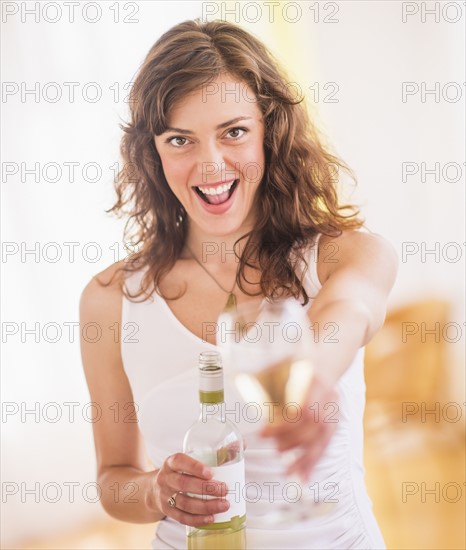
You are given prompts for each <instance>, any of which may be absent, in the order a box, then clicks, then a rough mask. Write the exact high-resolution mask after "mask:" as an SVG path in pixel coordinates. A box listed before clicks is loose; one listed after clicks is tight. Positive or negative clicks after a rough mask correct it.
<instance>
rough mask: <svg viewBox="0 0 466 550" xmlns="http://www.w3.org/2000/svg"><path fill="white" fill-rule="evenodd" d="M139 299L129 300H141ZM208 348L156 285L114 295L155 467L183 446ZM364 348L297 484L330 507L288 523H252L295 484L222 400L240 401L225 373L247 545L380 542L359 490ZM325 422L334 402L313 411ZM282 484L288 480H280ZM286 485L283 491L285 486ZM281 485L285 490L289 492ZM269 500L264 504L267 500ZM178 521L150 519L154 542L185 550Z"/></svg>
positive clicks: (132, 281) (308, 280)
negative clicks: (325, 436) (327, 435)
mask: <svg viewBox="0 0 466 550" xmlns="http://www.w3.org/2000/svg"><path fill="white" fill-rule="evenodd" d="M319 237H320V235H319V236H318V237H317V239H316V241H315V243H314V244H313V245H312V246H310V247H309V249H308V251H306V252H307V258H306V259H307V262H308V265H309V269H308V271H307V272H306V276H305V279H304V281H303V283H304V287H305V289H306V291H307V293H308V295H309V297H310V300H311V301H310V304H309V305H308V307H310V305H311V304H312V300H313V299H314V298H315V296H316V295H317V293H318V291H319V289H320V288H321V284H320V281H319V279H318V277H317V261H316V259H317V246H318V240H319ZM143 274H144V271H143V270H140V271H138V272H135V273H133V274H131V275H130V276H129V277H128V278H127V280H126V287H127V289H128V290H129V291H130V293H131V294H134V293H135V291H136V290H138V289H139V287H140V283H141V279H142V276H143ZM141 299H142V297H140V298H137V300H141ZM215 349H217V347H216V346H214V345H212V344H210V343H208V342H204V341H203V340H202V339H201V338H199V337H198V336H196V335H195V334H193V333H192V332H191V331H189V330H188V329H187V328H186V327H185V326H184V325H183V324H181V322H180V321H179V320H178V319H177V318H176V317H175V315H174V314H173V312H172V311H171V309H170V308H169V307H168V304H167V303H166V301H165V300H164V299H163V298H162V297H161V296H159V295H158V294H157V293H155V292H154V293H153V294H152V295H151V298H150V299H148V300H146V301H145V302H141V301H139V302H137V303H135V302H132V301H130V300H128V299H127V298H125V297H123V304H122V338H121V353H122V359H123V365H124V369H125V372H126V375H127V377H128V380H129V383H130V386H131V389H132V392H133V398H134V401H135V403H136V406H137V414H138V423H139V428H140V431H141V433H142V435H143V438H144V442H145V446H146V450H147V453H148V455H149V457H150V459H151V461H152V462H153V464H154V466H155V467H156V468H158V467H160V466H161V465H162V463H163V461H164V460H165V459H166V458H167V457H168V456H169V455H171V454H173V453H175V452H181V451H182V443H183V437H184V434H185V433H186V431H187V429H188V428H189V427H190V426H191V424H192V423H193V422H194V421H195V420H196V419H197V418H198V416H199V401H198V391H197V387H198V366H197V362H198V357H199V353H201V352H202V351H206V350H215ZM363 360H364V348H361V349H360V350H359V351H358V352H357V354H356V356H355V358H354V360H353V362H352V364H351V365H350V367H349V368H348V369H347V370H346V371H345V373H344V374H343V375H342V376H341V377H340V379H339V381H338V383H337V391H338V394H339V403H338V408H339V411H338V413H339V420H338V427H337V430H336V432H335V433H334V435H333V436H332V439H331V441H330V444H329V445H328V447H327V448H326V450H325V453H324V455H323V456H322V458H321V459H320V460H319V462H318V463H317V464H316V466H315V467H314V469H313V471H312V472H311V475H310V477H309V479H308V480H307V482H306V483H305V484H303V485H302V487H303V492H304V490H306V491H308V495H315V498H316V499H317V498H319V500H325V501H327V502H332V503H333V508H332V511H331V512H329V513H327V514H326V515H320V516H317V517H315V518H312V519H311V520H306V521H302V522H300V523H298V524H296V525H294V526H293V527H292V528H291V527H289V528H287V529H278V528H277V529H272V528H268V529H263V528H261V527H260V526H257V525H256V526H255V520H256V524H257V521H258V518H260V516H261V515H263V514H266V513H267V511H268V510H271V509H272V510H273V508H270V506H273V503H274V501H276V500H280V499H283V498H285V499H290V500H291V499H293V498H295V495H296V492H294V493H292V489H293V487H292V486H290V485H289V483H288V482H289V480H287V479H286V478H284V477H283V474H282V471H283V466H282V463H281V462H280V461H279V460H278V459H277V457H276V454H275V453H274V451H273V449H272V447H271V445H272V443H271V442H270V443H269V442H268V440H264V439H261V438H258V437H257V436H256V435H255V433H254V432H255V430H257V426H256V425H255V423H254V421H251V419H254V418H255V416H252V413H253V412H254V411H252V412H251V411H247V409H246V408H243V407H241V406H240V407H238V406H236V407H229V406H228V402H231V403H242V402H243V403H244V401H243V400H242V398H241V397H240V396H239V394H238V393H237V391H236V389H235V388H234V387H233V386H231V385H230V384H229V382H228V379H227V378H226V379H225V401H226V409H227V417H228V418H229V419H230V420H232V421H236V422H237V423H238V425H239V428H240V430H241V432H242V433H243V435H244V437H245V439H246V440H247V449H246V451H245V467H246V489H245V494H244V496H245V499H246V515H247V545H248V548H249V549H251V550H252V549H257V550H259V549H263V550H272V549H280V550H282V549H287V548H289V549H306V550H308V549H337V548H338V549H345V550H346V549H349V548H358V549H363V548H364V549H375V548H377V549H378V548H382V549H384V548H385V544H384V541H383V538H382V535H381V533H380V530H379V527H378V525H377V523H376V520H375V518H374V516H373V513H372V503H371V501H370V499H369V497H368V495H367V492H366V487H365V483H364V468H363V413H364V405H365V383H364V364H363ZM319 412H320V414H327V415H329V416H328V420H330V415H332V414H333V412H334V410H327V411H319ZM287 483H288V485H287ZM290 489H291V491H290ZM289 491H290V492H289ZM270 500H272V504H271V503H270ZM185 529H186V528H185V526H184V525H182V524H180V523H178V522H176V521H174V520H172V519H171V518H165V519H164V520H162V521H161V522H159V524H158V526H157V529H156V534H155V537H154V540H153V541H152V548H153V549H169V548H176V549H184V548H185V547H186V546H185V545H186V542H185V532H186V531H185Z"/></svg>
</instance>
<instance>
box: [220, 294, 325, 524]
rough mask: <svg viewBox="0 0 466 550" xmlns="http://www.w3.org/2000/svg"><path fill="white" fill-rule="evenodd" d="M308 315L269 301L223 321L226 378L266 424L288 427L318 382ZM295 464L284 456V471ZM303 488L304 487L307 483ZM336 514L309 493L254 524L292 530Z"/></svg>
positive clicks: (285, 301)
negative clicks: (289, 418) (256, 407)
mask: <svg viewBox="0 0 466 550" xmlns="http://www.w3.org/2000/svg"><path fill="white" fill-rule="evenodd" d="M306 311H307V308H305V307H303V306H302V305H301V304H300V303H299V302H298V301H297V300H296V299H294V298H281V299H278V300H275V301H272V300H270V299H264V300H263V301H262V302H261V303H260V304H257V303H255V304H253V303H245V304H239V305H237V307H236V309H229V310H227V311H224V312H222V314H221V315H220V316H219V318H218V326H217V345H218V347H219V348H220V350H221V352H222V357H223V364H224V371H225V375H226V376H227V377H229V378H230V379H232V380H233V382H234V384H235V385H236V387H237V389H238V391H239V393H240V395H241V396H242V398H243V399H244V400H245V402H246V403H255V404H257V405H259V407H261V408H262V413H263V414H262V418H263V419H264V418H266V419H267V420H268V421H271V422H283V421H286V418H285V410H291V411H293V410H294V411H297V410H299V407H301V406H303V404H304V402H305V398H306V395H307V391H308V389H309V387H310V384H311V382H312V379H313V375H314V368H313V365H312V362H311V355H312V338H311V334H310V321H309V319H308V317H307V313H306ZM271 404H272V405H273V409H272V410H273V411H274V413H273V415H270V411H271V409H270V405H271ZM291 414H292V413H291ZM261 425H263V422H262V424H261ZM295 458H297V454H296V451H294V450H289V451H285V452H282V453H280V460H281V462H282V464H283V469H284V470H285V467H286V466H287V465H289V464H290V463H291V462H292V461H294V459H295ZM289 479H291V478H289ZM293 481H295V479H293ZM297 482H298V483H299V482H300V485H301V483H302V480H298V481H297ZM331 508H332V503H330V502H323V501H319V500H317V501H316V500H315V498H314V497H311V496H310V495H307V494H306V491H303V493H302V498H301V499H300V500H298V501H297V502H288V501H286V500H283V501H280V502H278V503H276V505H275V506H274V507H273V512H272V513H269V514H267V515H266V516H263V517H262V518H260V521H259V524H258V522H257V521H255V522H254V523H255V525H256V526H258V527H267V526H271V525H275V526H279V525H283V526H286V525H290V523H294V522H298V521H303V520H305V519H308V518H311V517H316V516H317V515H320V514H322V513H327V512H328V511H330V509H331Z"/></svg>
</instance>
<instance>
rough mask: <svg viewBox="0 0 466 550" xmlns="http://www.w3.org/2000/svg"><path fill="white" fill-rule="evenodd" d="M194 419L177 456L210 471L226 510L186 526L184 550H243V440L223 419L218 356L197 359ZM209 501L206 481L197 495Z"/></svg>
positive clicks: (209, 353) (222, 391)
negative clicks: (222, 486)
mask: <svg viewBox="0 0 466 550" xmlns="http://www.w3.org/2000/svg"><path fill="white" fill-rule="evenodd" d="M199 375H200V376H199V401H200V415H199V418H198V420H197V421H196V422H195V423H194V424H193V425H192V426H191V427H190V428H189V430H188V431H187V433H186V435H185V437H184V441H183V452H185V453H186V454H189V455H190V456H192V457H193V458H195V459H196V460H199V461H200V462H203V463H204V464H206V465H208V466H209V467H211V468H212V471H213V478H212V479H215V480H217V481H223V482H224V483H225V484H226V485H227V488H228V494H227V496H226V497H225V498H226V499H227V500H228V502H229V503H230V507H229V509H228V510H227V511H226V512H222V513H219V514H215V515H214V523H211V524H209V525H205V526H203V527H190V526H187V527H186V535H187V544H186V547H187V548H188V550H198V549H212V550H214V549H215V550H223V549H228V550H230V549H237V550H243V549H246V529H245V527H246V504H245V500H244V494H243V492H244V484H245V483H244V448H243V439H242V437H241V434H240V432H239V430H238V428H237V427H236V425H235V424H233V423H232V422H230V421H229V420H228V419H227V418H226V416H225V402H224V389H223V369H222V362H221V355H220V353H219V352H216V351H206V352H203V353H201V354H200V355H199ZM190 496H193V497H198V498H203V499H209V498H215V497H213V496H211V495H209V482H206V484H205V492H204V494H203V495H190Z"/></svg>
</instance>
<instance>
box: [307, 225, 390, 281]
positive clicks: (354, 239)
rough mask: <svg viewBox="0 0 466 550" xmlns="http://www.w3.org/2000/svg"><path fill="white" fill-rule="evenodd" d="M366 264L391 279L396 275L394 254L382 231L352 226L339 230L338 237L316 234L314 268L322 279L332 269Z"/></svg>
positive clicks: (362, 266) (331, 271) (323, 279)
mask: <svg viewBox="0 0 466 550" xmlns="http://www.w3.org/2000/svg"><path fill="white" fill-rule="evenodd" d="M370 266H374V267H377V269H382V270H384V271H385V273H386V274H387V276H388V277H389V278H393V279H394V277H395V275H396V272H397V269H398V255H397V253H396V251H395V248H394V247H393V245H392V244H391V243H390V242H389V241H388V240H387V239H385V238H384V237H382V235H379V234H378V233H368V232H365V231H357V230H353V231H343V233H342V234H341V235H340V236H338V237H329V236H327V235H322V237H321V238H320V241H319V252H318V270H319V278H320V280H321V281H322V282H324V281H325V280H327V279H328V277H330V275H331V274H332V273H333V272H335V271H336V270H339V269H346V268H348V267H350V268H352V267H354V268H356V269H358V268H365V267H370ZM321 276H322V278H321Z"/></svg>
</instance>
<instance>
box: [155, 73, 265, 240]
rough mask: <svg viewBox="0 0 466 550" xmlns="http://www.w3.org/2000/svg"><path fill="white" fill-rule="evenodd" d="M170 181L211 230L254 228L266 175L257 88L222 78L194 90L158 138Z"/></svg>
mask: <svg viewBox="0 0 466 550" xmlns="http://www.w3.org/2000/svg"><path fill="white" fill-rule="evenodd" d="M155 146H156V149H157V151H158V153H159V155H160V158H161V161H162V166H163V171H164V174H165V177H166V179H167V182H168V184H169V186H170V188H171V190H172V191H173V193H174V194H175V196H176V197H177V198H178V200H179V201H180V203H181V204H182V205H183V207H184V208H185V210H186V212H187V215H188V216H189V218H190V224H191V223H194V224H196V225H197V226H198V228H199V229H200V230H201V231H202V232H203V233H206V234H211V235H215V236H227V235H229V234H235V233H237V232H238V231H241V230H245V231H247V230H249V229H250V228H251V226H252V224H253V222H254V212H253V204H254V199H255V195H256V191H257V189H258V187H259V184H260V182H261V180H262V176H263V174H264V164H265V157H264V124H263V120H262V113H261V111H260V109H259V107H258V104H257V101H256V98H255V96H254V93H253V92H252V90H251V89H250V88H249V86H247V85H246V84H245V83H243V82H238V81H236V80H234V79H233V78H231V77H229V76H221V77H219V78H218V79H217V80H216V81H214V82H212V83H211V84H207V85H205V86H203V87H202V89H200V90H198V91H196V92H194V93H192V94H189V95H188V96H186V97H185V98H183V100H181V101H180V102H179V103H177V104H176V106H175V107H174V108H173V109H172V111H171V113H170V115H169V128H168V129H167V130H166V131H165V132H164V133H163V134H161V135H159V136H155Z"/></svg>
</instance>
